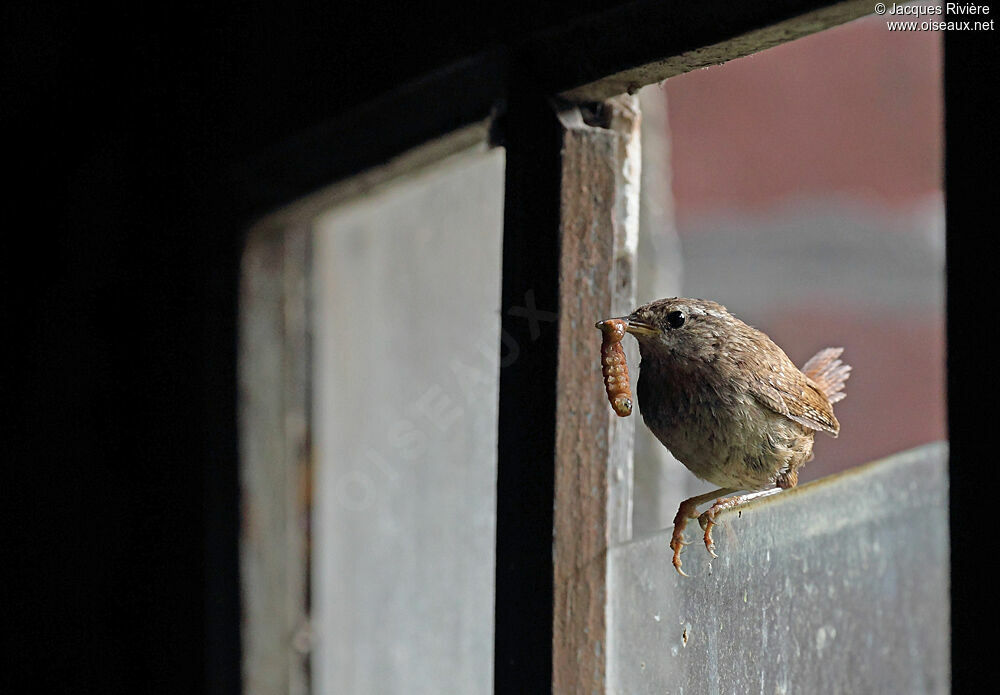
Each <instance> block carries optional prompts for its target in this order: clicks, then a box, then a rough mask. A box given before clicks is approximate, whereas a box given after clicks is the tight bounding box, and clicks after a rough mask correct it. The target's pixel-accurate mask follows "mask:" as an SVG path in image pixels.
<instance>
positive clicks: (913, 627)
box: [608, 442, 950, 695]
mask: <svg viewBox="0 0 1000 695" xmlns="http://www.w3.org/2000/svg"><path fill="white" fill-rule="evenodd" d="M947 465H948V447H947V444H946V443H943V442H938V443H934V444H929V445H926V446H923V447H920V448H917V449H913V450H911V451H907V452H903V453H901V454H898V455H896V456H893V457H891V458H888V459H885V460H882V461H878V462H875V463H872V464H869V465H867V466H863V467H860V468H857V469H853V470H850V471H847V472H845V473H842V474H839V475H836V476H831V477H829V478H824V479H822V480H819V481H816V482H814V483H810V484H808V485H804V486H802V487H801V488H798V489H796V490H791V491H788V492H787V493H783V494H780V495H777V496H775V497H773V498H769V499H765V500H761V501H760V502H759V503H756V504H751V505H748V506H747V507H744V508H743V509H742V511H741V512H738V513H737V512H733V513H726V514H723V515H720V517H719V519H720V520H721V523H719V525H718V526H717V527H716V530H715V539H716V544H717V547H718V553H719V559H717V560H714V561H713V560H711V558H710V557H709V555H708V554H707V553H706V552H705V549H704V546H703V545H701V543H700V539H699V535H698V533H697V526H695V527H694V528H689V533H690V536H691V538H690V540H691V541H692V544H691V545H690V546H689V547H688V548H686V550H685V552H684V556H683V558H684V568H685V570H687V571H688V572H689V573H690V574H691V577H690V578H684V577H680V576H678V575H677V574H676V573H675V572H674V571H673V568H672V567H671V565H670V551H669V550H668V548H667V543H668V542H669V530H667V531H663V532H659V533H656V534H654V535H652V536H648V537H645V538H642V539H639V540H635V541H633V542H631V543H627V544H625V545H621V546H618V547H616V548H614V549H613V550H612V551H611V553H610V559H609V577H608V583H609V587H608V595H609V597H610V604H609V608H608V610H609V617H608V625H609V636H608V651H609V655H608V656H609V658H608V664H609V667H608V668H609V672H608V682H609V692H613V693H629V694H630V695H632V694H639V693H664V692H667V693H720V692H722V693H730V692H761V693H786V692H787V693H802V692H823V693H841V692H843V693H860V692H906V693H944V692H948V682H949V643H950V641H949V603H948V600H949V599H948V582H949V564H948V560H949V557H948V483H947Z"/></svg>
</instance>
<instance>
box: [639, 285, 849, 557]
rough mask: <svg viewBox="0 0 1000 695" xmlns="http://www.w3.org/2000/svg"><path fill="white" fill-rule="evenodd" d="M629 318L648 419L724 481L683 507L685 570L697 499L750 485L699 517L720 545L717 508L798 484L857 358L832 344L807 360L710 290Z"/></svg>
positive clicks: (698, 466) (712, 477) (697, 470)
mask: <svg viewBox="0 0 1000 695" xmlns="http://www.w3.org/2000/svg"><path fill="white" fill-rule="evenodd" d="M625 320H626V321H627V323H628V328H627V330H628V332H629V333H632V334H633V335H634V336H635V337H636V339H637V340H638V342H639V352H640V354H641V357H642V361H641V364H640V372H639V380H638V385H637V389H636V395H637V396H638V400H639V405H640V407H641V410H642V416H643V420H644V421H645V423H646V425H647V426H648V427H649V429H650V430H652V432H653V434H654V435H656V437H657V439H659V440H660V441H661V442H662V443H663V444H664V446H666V447H667V448H668V449H670V451H671V453H673V455H674V456H675V457H676V458H677V460H679V461H680V462H681V463H683V464H684V465H685V466H687V468H688V469H689V470H691V472H692V473H694V474H695V475H697V476H698V477H699V478H702V479H704V480H707V481H709V482H712V483H714V484H715V485H718V486H719V487H720V489H719V490H716V491H714V492H713V493H708V494H706V495H699V496H698V497H695V498H692V499H690V500H685V502H683V503H682V504H681V507H680V509H679V510H678V513H677V517H676V518H675V520H674V535H673V539H672V541H671V547H672V548H673V550H674V566H675V567H676V568H677V570H678V571H681V570H680V566H681V562H680V548H681V546H682V545H683V540H682V535H681V532H682V531H683V529H684V526H685V524H686V523H687V520H688V519H689V518H694V517H695V516H698V515H697V506H698V505H700V504H702V503H704V502H708V501H710V500H715V499H717V498H719V497H721V496H723V495H729V494H731V493H733V492H737V491H740V490H748V491H751V494H750V495H743V496H738V497H734V498H726V499H719V500H718V502H716V503H715V504H714V505H713V506H712V507H711V508H710V509H709V510H708V511H706V512H705V513H704V514H702V515H701V516H700V517H699V520H700V521H701V523H702V526H703V527H704V528H705V537H704V540H705V545H706V547H707V548H708V549H709V552H712V553H713V555H714V552H713V547H714V544H713V543H712V537H711V529H712V525H713V524H714V517H715V514H716V513H717V512H718V511H720V510H722V509H728V508H731V507H733V506H736V505H738V504H741V503H743V502H745V501H747V500H749V499H752V498H754V497H760V496H764V495H767V494H772V493H773V492H775V491H777V490H779V489H783V488H789V487H794V486H795V485H796V483H797V482H798V471H799V469H800V468H801V467H802V465H803V464H805V462H806V461H808V460H809V459H811V458H812V448H813V439H814V436H815V433H816V432H817V431H821V432H825V433H827V434H829V435H831V436H834V437H836V436H837V434H838V433H839V432H840V423H839V422H837V418H836V417H835V416H834V413H833V404H834V403H836V402H838V401H839V400H841V399H842V398H843V397H844V391H843V389H844V382H845V381H846V379H847V378H848V376H849V375H850V369H851V368H850V367H849V366H847V365H845V364H844V363H843V362H842V361H841V360H840V359H839V358H840V355H841V353H842V352H843V350H842V348H827V349H825V350H822V351H820V352H819V353H817V354H816V355H815V356H814V357H813V358H812V359H810V360H809V361H808V362H806V364H805V365H804V366H803V368H802V369H801V370H800V369H798V368H797V367H796V366H795V365H794V364H793V363H792V361H791V360H790V359H789V358H788V356H787V355H786V354H785V353H784V351H782V350H781V348H779V347H778V346H777V345H775V344H774V342H772V341H771V339H770V338H768V337H767V336H766V335H765V334H764V333H762V332H761V331H758V330H757V329H755V328H752V327H751V326H748V325H747V324H745V323H743V322H742V321H740V320H739V319H737V318H736V317H735V316H733V315H732V314H730V313H729V312H728V311H726V308H725V307H724V306H722V305H720V304H717V303H715V302H711V301H707V300H701V299H685V298H680V297H675V298H671V299H661V300H659V301H656V302H652V303H650V304H646V305H645V306H641V307H639V308H638V309H636V310H635V311H634V312H633V313H632V314H630V315H629V316H628V317H627V318H625ZM681 573H682V574H683V572H681Z"/></svg>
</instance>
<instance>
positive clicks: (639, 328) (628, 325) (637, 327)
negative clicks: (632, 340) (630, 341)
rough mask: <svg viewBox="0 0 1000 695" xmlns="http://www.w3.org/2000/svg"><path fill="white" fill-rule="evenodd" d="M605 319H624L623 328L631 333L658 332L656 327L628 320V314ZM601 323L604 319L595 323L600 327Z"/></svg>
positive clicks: (647, 333) (649, 333)
mask: <svg viewBox="0 0 1000 695" xmlns="http://www.w3.org/2000/svg"><path fill="white" fill-rule="evenodd" d="M605 321H624V322H625V330H626V331H627V332H628V333H631V334H632V335H656V334H657V333H659V331H658V330H656V328H654V327H653V326H651V325H649V324H648V323H644V322H642V321H635V320H630V319H629V317H628V316H619V317H617V318H614V319H605ZM603 323H604V321H598V322H597V324H596V326H597V328H600V327H601V325H602V324H603Z"/></svg>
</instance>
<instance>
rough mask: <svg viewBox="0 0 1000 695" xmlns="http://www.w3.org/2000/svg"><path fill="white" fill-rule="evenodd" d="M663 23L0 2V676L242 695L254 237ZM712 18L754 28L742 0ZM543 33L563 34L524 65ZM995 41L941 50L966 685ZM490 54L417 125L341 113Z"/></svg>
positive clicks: (566, 6) (47, 687) (958, 585)
mask: <svg viewBox="0 0 1000 695" xmlns="http://www.w3.org/2000/svg"><path fill="white" fill-rule="evenodd" d="M785 4H789V3H774V5H775V6H779V5H781V6H783V5H785ZM792 4H795V3H792ZM652 5H654V3H642V2H640V3H633V4H627V3H599V2H595V1H590V2H580V1H577V2H573V3H568V2H567V3H552V2H550V3H545V2H543V3H539V2H532V3H528V2H512V3H502V4H493V5H485V6H478V5H474V4H464V3H456V2H433V3H431V2H417V3H412V2H411V3H405V4H403V3H396V4H393V5H392V6H389V5H388V4H379V3H371V2H368V3H323V4H319V3H316V4H314V5H309V6H301V7H291V6H286V7H283V8H279V7H274V6H272V5H271V4H268V3H256V4H243V5H236V4H228V5H220V4H216V5H215V6H214V7H210V8H205V7H199V6H194V5H190V6H188V5H176V4H175V5H171V6H167V5H162V6H158V7H155V8H148V7H143V8H142V9H137V7H135V6H132V5H124V4H123V5H121V6H120V7H117V8H112V7H106V6H105V7H103V8H100V9H94V8H93V7H90V6H87V5H84V4H83V3H80V4H78V5H76V6H70V5H57V6H55V7H45V6H42V5H40V4H37V3H28V2H11V3H6V4H4V6H3V9H2V10H0V12H2V14H0V32H2V51H3V63H2V64H3V86H2V89H3V91H2V98H0V114H2V124H3V133H4V142H5V151H6V156H5V157H4V161H5V164H6V166H5V169H6V170H7V174H8V175H7V177H6V178H7V183H6V184H5V185H4V186H3V190H4V193H5V198H6V199H7V201H6V206H5V208H6V209H7V210H11V211H13V212H14V214H13V215H12V216H11V215H8V216H7V218H6V220H7V222H8V224H7V225H6V227H7V243H6V244H5V247H6V253H5V254H4V257H5V265H6V266H7V272H5V273H4V297H5V300H6V301H5V302H4V304H5V306H7V307H8V310H7V311H5V312H4V313H5V319H6V320H5V324H6V331H5V335H6V341H5V342H7V343H11V344H13V346H14V347H15V353H16V357H15V358H14V359H12V360H10V361H9V362H8V369H6V370H5V371H4V377H3V379H4V382H3V386H2V389H3V392H4V394H5V395H6V396H7V397H8V398H7V400H8V401H9V408H8V417H7V418H6V423H7V426H8V428H9V430H10V433H9V435H8V436H7V437H5V444H6V446H4V451H5V452H6V455H5V457H4V458H5V464H6V465H5V471H6V472H7V473H8V475H7V477H6V479H5V480H4V482H3V490H4V500H5V501H4V512H5V514H4V517H5V518H6V523H5V527H6V530H8V531H10V532H12V533H10V534H5V535H8V536H13V542H12V543H11V544H9V546H8V548H7V549H5V551H4V552H5V554H6V556H7V562H5V563H4V564H5V565H6V566H7V567H8V568H9V569H10V570H11V572H10V574H11V575H13V576H12V577H11V579H10V580H7V581H5V582H4V589H5V591H4V601H3V604H4V607H3V610H4V615H5V617H4V631H5V633H7V634H8V636H10V637H13V639H14V642H15V645H16V646H15V648H14V650H13V651H11V652H9V654H10V661H11V663H13V664H14V665H15V666H21V667H22V669H23V671H24V673H25V674H27V675H29V676H30V678H31V679H32V683H33V687H32V690H35V691H38V692H70V691H72V692H80V691H83V690H94V691H100V692H185V693H187V692H192V693H193V692H201V691H206V690H208V691H211V692H235V691H236V690H237V688H238V685H239V640H238V627H239V623H238V620H239V610H238V609H239V599H238V577H237V547H236V541H237V535H238V523H239V522H238V509H237V459H236V452H237V433H236V427H235V422H236V407H235V404H236V395H237V394H236V386H235V366H236V364H235V355H236V352H235V348H236V317H237V295H236V286H237V279H238V263H239V257H240V252H241V247H242V239H243V233H244V230H245V229H246V227H247V225H248V223H249V222H251V221H252V220H253V219H254V218H255V217H256V216H258V215H259V214H260V213H262V212H264V211H266V210H268V209H270V208H272V207H273V206H275V205H278V204H279V203H280V202H282V201H288V200H291V199H292V198H294V197H295V196H298V195H302V194H304V193H306V192H308V191H309V190H311V189H312V188H313V187H315V186H316V185H319V184H320V183H323V182H328V181H330V180H332V179H333V178H334V177H336V176H337V175H343V174H346V173H349V172H350V171H353V170H357V169H358V168H359V167H361V166H364V165H366V164H372V163H377V162H379V161H381V160H382V159H384V157H385V156H386V155H387V154H388V153H390V152H392V151H395V150H396V149H398V148H399V147H401V146H405V144H406V143H408V142H409V143H411V144H412V143H415V142H417V141H419V140H420V139H421V138H423V137H425V136H427V134H428V133H431V132H433V131H434V130H435V129H436V128H439V127H441V122H440V119H439V118H438V119H437V120H435V118H437V116H436V115H435V114H440V113H441V111H442V104H444V107H445V109H447V108H449V107H450V104H452V103H453V104H454V105H455V108H456V109H457V110H459V111H462V113H463V114H465V115H466V116H468V117H469V118H472V117H473V116H475V115H477V114H479V112H481V111H483V109H489V108H492V107H493V106H494V105H495V104H497V103H499V104H500V106H501V108H502V106H503V104H504V103H508V101H510V100H513V101H514V102H515V103H516V102H517V100H518V99H521V98H526V97H524V95H525V94H532V93H534V92H535V91H536V90H539V89H543V88H544V87H545V86H546V85H560V86H569V83H572V82H574V81H576V80H578V77H577V76H575V75H572V74H569V73H570V72H572V71H571V70H569V69H568V68H566V67H565V64H566V61H565V60H563V61H560V60H559V59H558V58H554V59H551V60H549V58H547V57H546V56H549V57H551V55H553V54H556V53H557V52H558V49H559V48H560V46H561V45H562V44H560V41H568V42H569V44H573V40H572V37H573V36H574V33H573V31H572V30H571V29H572V22H573V21H574V20H575V19H577V18H587V17H591V16H592V15H593V13H594V11H596V10H599V9H602V8H612V9H613V10H617V9H619V8H626V9H628V8H631V7H633V6H638V7H639V8H640V9H642V8H646V9H647V10H648V9H649V7H650V6H652ZM655 5H657V6H659V5H665V4H664V3H658V4H655ZM717 5H718V3H701V4H694V3H692V4H691V5H689V6H688V5H679V4H674V5H669V6H666V7H665V9H664V8H661V9H658V10H656V11H657V12H662V13H670V12H673V14H671V15H669V18H670V19H671V20H672V25H673V26H679V27H681V28H684V27H690V28H691V30H690V32H689V33H690V34H691V38H690V40H691V41H695V42H697V41H700V40H701V39H702V38H703V37H702V35H700V34H699V33H698V32H699V30H701V29H703V28H704V26H708V25H711V26H722V25H724V24H725V22H726V21H728V20H727V19H726V17H731V16H733V13H734V12H735V11H736V10H732V9H731V10H730V11H729V14H725V13H716V16H715V18H714V19H713V17H712V16H710V15H711V12H710V10H712V8H715V9H716V10H717V9H718V7H717ZM798 5H808V3H798ZM727 7H731V8H742V9H743V10H745V12H749V13H750V16H751V17H752V16H753V12H754V10H752V9H746V8H747V7H749V4H748V3H732V4H731V5H727ZM699 8H700V9H699ZM774 11H780V7H778V8H777V9H776V10H774ZM761 12H763V10H762V11H761ZM706 13H708V15H709V16H706ZM630 16H632V15H630V14H629V13H627V12H625V13H621V12H612V13H610V14H608V15H605V16H604V20H603V21H605V22H606V26H607V35H608V36H611V37H615V38H613V39H609V40H608V41H606V42H599V41H596V40H595V41H593V42H592V43H591V44H590V45H584V46H582V47H581V46H579V45H575V44H574V50H577V51H589V52H590V54H591V56H592V58H593V61H592V68H593V70H595V71H597V73H600V71H602V70H607V69H609V67H610V66H613V65H615V64H616V63H617V62H620V61H621V60H622V58H621V54H622V51H623V49H622V46H626V45H628V40H629V36H628V31H629V29H630V27H629V24H628V22H629V21H630V20H629V17H630ZM666 16H667V15H657V17H659V19H664V18H665V17H666ZM616 22H621V24H616ZM712 22H715V24H712ZM663 25H664V26H665V25H666V23H664V24H663ZM553 28H554V29H555V30H558V31H557V32H556V33H557V34H559V35H560V36H562V37H563V38H562V39H558V38H557V39H555V40H553V42H552V43H551V44H550V43H546V42H545V41H544V40H542V39H537V38H536V39H534V40H535V43H534V44H533V43H532V39H531V37H538V36H541V34H540V32H543V31H544V30H549V29H553ZM560 32H561V33H560ZM579 35H580V36H583V37H585V38H586V37H587V36H588V35H587V34H586V32H581V33H580V34H579ZM601 35H603V34H598V36H601ZM709 35H710V34H705V35H704V36H706V37H707V36H709ZM567 36H569V37H570V38H569V39H566V37H567ZM640 38H641V37H640ZM538 41H541V43H538ZM995 41H996V39H995V34H993V33H989V34H986V33H981V34H976V35H973V34H961V33H957V32H955V33H950V34H948V35H947V36H946V49H945V54H946V76H945V85H946V86H945V90H946V114H947V115H946V119H947V121H946V138H947V143H946V187H947V191H946V194H947V206H948V213H947V214H948V226H949V232H948V253H949V260H948V263H949V297H948V308H949V323H948V330H949V367H950V374H949V396H950V401H949V417H950V431H951V439H952V447H953V448H952V454H953V457H952V458H953V461H952V479H951V483H952V500H953V507H952V509H953V512H952V513H953V555H954V557H953V578H954V591H953V593H954V597H953V598H954V606H955V611H956V612H955V616H954V624H955V630H954V634H955V635H956V637H955V640H956V656H955V663H954V668H955V675H956V679H962V678H965V679H966V680H965V681H964V682H965V683H971V680H970V679H971V678H972V676H971V673H972V672H973V671H974V667H973V666H970V664H975V660H976V656H977V651H976V650H977V649H978V650H982V649H983V647H982V645H981V644H977V642H978V640H976V639H975V631H973V630H971V629H968V627H969V621H970V620H971V615H972V613H973V612H974V611H977V610H978V609H979V607H980V605H981V603H980V599H981V596H980V594H979V593H977V587H978V586H979V585H978V584H977V583H976V578H977V577H981V575H982V572H983V569H982V567H981V566H980V565H979V564H977V560H976V555H975V551H976V550H978V549H980V548H981V546H982V544H984V543H990V542H992V539H991V538H990V529H989V528H987V525H988V524H989V523H990V521H989V520H988V519H985V520H984V519H983V518H982V516H980V515H978V514H977V513H976V512H975V511H973V512H971V513H970V511H969V506H968V505H971V506H972V507H973V510H975V505H976V503H977V500H978V495H979V494H980V491H981V490H982V489H984V488H988V487H991V486H992V484H993V483H994V482H995V480H996V473H995V469H996V466H994V465H992V463H988V459H980V458H977V457H976V453H977V452H976V450H975V446H976V443H977V442H978V441H982V439H983V434H984V433H986V432H989V429H988V421H987V420H986V417H987V412H988V411H987V410H986V409H982V408H976V407H973V405H974V403H976V402H977V401H978V398H979V397H980V395H981V394H983V393H985V394H989V395H987V398H991V397H992V395H991V394H993V393H996V389H995V388H994V385H995V383H996V377H995V370H992V369H989V368H984V367H983V365H984V364H987V365H988V364H989V363H990V360H989V358H988V357H989V353H988V348H985V347H984V346H985V345H989V344H990V343H991V341H992V338H990V337H988V336H991V335H992V334H994V333H995V329H994V323H995V322H994V320H993V313H994V312H993V306H994V305H993V304H992V303H991V302H990V301H989V300H985V301H984V298H985V297H987V296H988V295H987V294H986V291H987V285H988V284H991V283H988V282H987V281H988V280H991V279H992V278H991V277H990V275H992V273H991V271H992V269H993V266H994V265H995V258H996V254H995V251H994V249H995V241H994V239H995V236H994V235H995V229H994V227H995V225H994V224H993V222H992V219H991V215H990V212H992V207H993V205H994V200H995V192H996V190H997V187H996V176H995V164H994V162H995V153H996V147H995V145H996V130H995V126H994V123H995V112H994V111H993V99H994V97H995V94H996V87H997V80H996V72H997V63H996V60H995V53H994V51H993V47H994V46H995ZM539 46H542V47H543V48H544V50H541V49H539ZM678 46H679V44H674V45H673V48H675V49H676V48H677V47H678ZM680 47H683V46H680ZM484 51H485V52H486V54H487V55H488V56H491V57H489V58H488V59H485V60H481V61H478V62H474V63H473V64H472V66H471V67H470V68H469V69H468V71H467V72H466V73H462V75H460V76H459V77H458V78H456V81H455V82H452V83H448V82H447V81H445V83H444V84H446V85H450V86H448V87H442V88H440V90H441V91H439V92H438V93H436V94H434V92H433V90H431V93H430V94H431V96H427V95H424V96H417V97H414V98H413V100H412V101H411V102H409V106H408V108H407V110H406V111H405V112H400V111H399V110H398V109H397V110H392V109H389V111H388V112H385V111H384V110H383V112H382V113H381V115H371V114H369V115H370V116H371V117H370V118H365V117H364V115H363V114H362V116H358V115H357V114H358V112H357V108H358V107H359V105H362V104H365V103H368V102H370V101H371V100H372V99H373V98H375V97H378V96H380V95H383V94H386V93H391V92H393V91H394V90H395V91H398V88H399V87H400V86H401V85H404V84H405V83H407V82H410V81H411V80H413V79H415V78H418V77H421V76H423V75H426V74H428V73H430V72H432V71H434V70H435V69H437V68H440V67H442V66H445V65H447V64H449V63H452V62H453V61H455V60H457V59H460V58H463V57H466V56H470V55H473V54H482V52H484ZM661 55H666V53H662V54H661ZM633 57H635V56H633ZM640 57H641V56H640ZM577 62H578V61H576V62H574V64H576V63H577ZM560 66H563V67H560ZM463 80H465V81H464V82H463ZM456 85H464V87H466V88H464V89H460V88H458V87H456ZM473 86H474V87H475V88H473ZM477 90H478V91H477ZM452 100H453V101H452ZM390 103H392V102H390ZM463 109H464V110H463ZM352 114H354V115H353V116H352ZM379 118H383V119H384V127H367V128H365V129H364V130H363V132H360V133H357V134H355V133H353V132H351V131H350V130H349V128H347V127H345V126H344V125H343V124H344V123H348V124H351V123H359V122H366V121H367V122H369V123H372V122H374V123H376V124H379V123H383V121H379V120H378V119H379ZM456 118H458V117H456ZM459 120H460V119H459ZM503 123H504V121H503V120H502V119H501V126H500V128H499V131H500V132H499V133H498V138H500V139H502V138H503V137H504V133H503V132H502V131H503ZM456 125H457V123H456ZM900 125H901V127H905V124H900ZM313 136H316V137H319V138H320V140H323V138H327V140H326V141H328V142H334V143H336V142H340V140H338V138H341V139H342V140H344V141H350V144H349V145H345V146H344V155H343V156H342V157H339V158H338V157H336V156H334V157H332V158H331V157H330V156H329V153H328V152H321V153H319V154H316V153H313V154H311V155H303V154H302V149H301V146H302V143H303V142H306V143H308V142H311V141H310V140H309V138H310V137H313ZM303 137H304V138H305V140H303ZM331 138H332V140H331ZM296 143H298V144H296ZM296 147H299V149H296ZM289 148H290V149H289ZM333 151H334V152H336V151H337V150H336V149H334V150H333ZM283 152H291V153H292V154H291V155H289V157H290V158H291V160H292V164H295V163H296V161H297V162H298V163H299V165H297V166H295V167H293V169H295V170H294V171H293V173H287V172H286V170H285V169H283V168H282V167H281V166H280V165H274V166H271V164H269V163H273V162H279V163H282V162H284V163H285V164H287V163H288V161H289V158H288V157H286V158H285V159H283V155H282V153H283ZM296 158H300V159H298V160H297V159H296ZM247 172H251V173H249V174H248V173H247ZM25 242H26V243H25ZM984 351H985V352H986V353H987V355H986V356H987V359H985V360H984ZM955 500H958V501H960V502H961V503H962V505H961V507H959V506H957V505H955V504H954V501H955ZM973 530H975V531H977V532H978V533H979V534H980V535H978V536H976V535H974V534H973V533H972V531H973ZM914 552H919V549H914ZM543 618H544V616H543ZM2 671H3V676H2V678H3V679H5V680H6V679H13V678H15V677H16V676H17V675H18V671H21V669H16V668H15V669H9V668H4V669H2ZM958 685H959V684H958V681H957V682H956V691H960V688H959V687H958ZM0 689H2V690H4V691H5V692H6V691H8V689H7V688H0Z"/></svg>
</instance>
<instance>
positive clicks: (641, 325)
mask: <svg viewBox="0 0 1000 695" xmlns="http://www.w3.org/2000/svg"><path fill="white" fill-rule="evenodd" d="M625 322H626V323H627V324H628V326H626V327H625V330H626V331H628V332H629V333H631V334H632V335H637V336H638V335H657V334H658V333H659V331H658V330H657V329H656V327H654V326H651V325H650V324H648V323H646V322H645V321H636V320H634V319H633V320H630V319H628V318H626V319H625Z"/></svg>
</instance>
